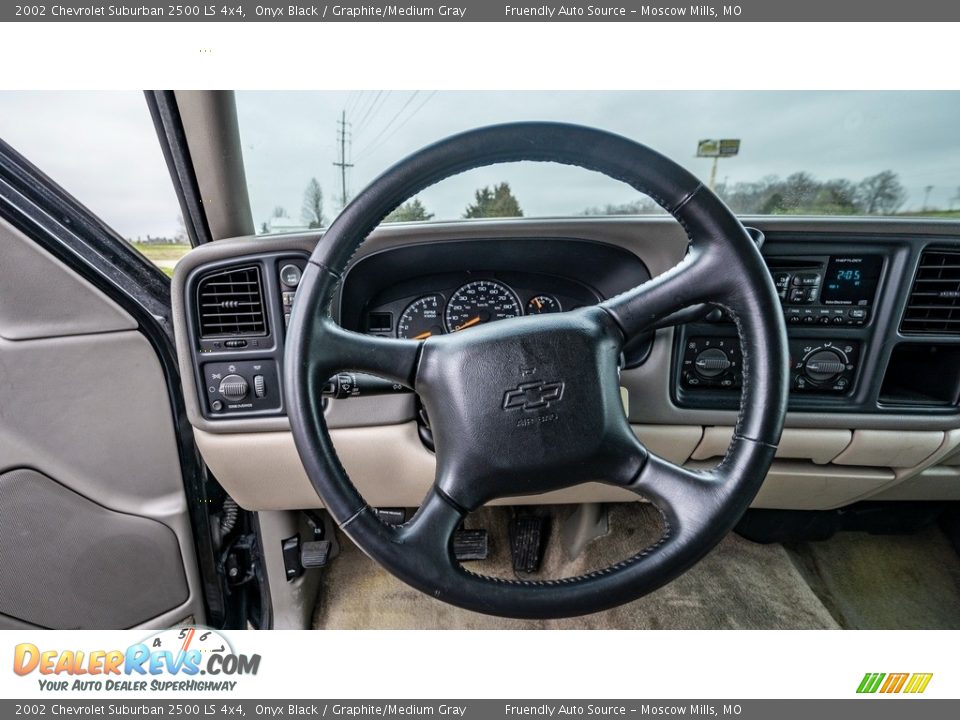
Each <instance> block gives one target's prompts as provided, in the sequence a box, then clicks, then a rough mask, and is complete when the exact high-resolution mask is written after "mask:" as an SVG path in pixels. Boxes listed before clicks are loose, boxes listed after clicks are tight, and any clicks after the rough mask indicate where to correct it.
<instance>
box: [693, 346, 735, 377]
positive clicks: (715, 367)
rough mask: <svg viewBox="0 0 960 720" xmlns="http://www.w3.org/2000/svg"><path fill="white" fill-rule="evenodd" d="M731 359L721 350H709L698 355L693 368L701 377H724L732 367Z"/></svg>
mask: <svg viewBox="0 0 960 720" xmlns="http://www.w3.org/2000/svg"><path fill="white" fill-rule="evenodd" d="M730 365H731V363H730V358H728V357H727V354H726V353H725V352H724V351H723V350H720V349H719V348H709V349H707V350H704V351H703V352H702V353H700V354H699V355H697V357H696V359H695V360H694V361H693V366H694V367H695V368H696V369H697V374H698V375H700V376H701V377H705V378H712V377H717V376H718V375H722V374H723V373H725V372H726V371H727V369H728V368H729V367H730Z"/></svg>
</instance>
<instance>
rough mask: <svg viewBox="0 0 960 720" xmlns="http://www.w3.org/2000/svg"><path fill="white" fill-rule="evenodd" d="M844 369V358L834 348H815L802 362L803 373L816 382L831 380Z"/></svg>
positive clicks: (845, 363)
mask: <svg viewBox="0 0 960 720" xmlns="http://www.w3.org/2000/svg"><path fill="white" fill-rule="evenodd" d="M846 369H847V362H846V359H845V358H844V357H843V356H842V355H841V354H840V353H839V352H837V351H836V350H817V351H815V352H813V353H811V354H810V355H809V356H808V357H807V358H806V359H805V360H804V363H803V372H804V374H805V375H806V376H807V377H808V378H810V380H812V381H813V382H816V383H821V382H827V381H829V380H833V378H835V377H837V375H839V374H840V373H842V372H843V371H844V370H846Z"/></svg>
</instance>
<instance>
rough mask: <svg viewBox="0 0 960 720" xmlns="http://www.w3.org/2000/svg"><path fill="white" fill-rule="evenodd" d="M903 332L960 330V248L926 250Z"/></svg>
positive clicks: (914, 281)
mask: <svg viewBox="0 0 960 720" xmlns="http://www.w3.org/2000/svg"><path fill="white" fill-rule="evenodd" d="M900 332H902V333H904V334H913V333H927V334H929V333H936V334H938V335H956V334H960V250H925V251H924V253H923V255H922V256H921V257H920V266H919V267H918V268H917V276H916V277H915V278H914V280H913V288H912V289H911V291H910V301H909V303H908V304H907V310H906V312H905V313H904V314H903V322H901V323H900Z"/></svg>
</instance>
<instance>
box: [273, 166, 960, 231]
mask: <svg viewBox="0 0 960 720" xmlns="http://www.w3.org/2000/svg"><path fill="white" fill-rule="evenodd" d="M715 192H716V193H717V194H718V195H719V196H720V197H721V198H722V199H723V201H724V202H726V203H727V205H729V206H730V208H731V209H732V210H733V211H734V212H736V213H739V214H743V215H893V214H896V213H897V212H898V211H900V210H901V209H902V208H903V205H904V203H905V202H906V200H907V191H906V189H905V188H904V187H903V184H902V183H901V182H900V178H899V176H898V175H897V173H895V172H893V171H892V170H884V171H883V172H879V173H877V174H875V175H870V176H868V177H865V178H863V179H862V180H859V181H852V180H847V179H842V178H834V179H832V180H818V179H817V178H816V177H814V176H813V175H812V174H811V173H809V172H796V173H793V174H792V175H788V176H787V177H786V178H781V177H779V176H777V175H769V176H767V177H765V178H763V179H761V180H757V181H754V182H737V183H732V184H728V183H721V184H719V185H718V186H717V187H716V188H715ZM956 199H958V200H960V188H958V191H957V198H956ZM323 203H324V196H323V189H322V188H321V187H320V183H319V182H318V181H317V179H316V178H311V179H310V182H309V183H307V187H306V188H305V189H304V193H303V207H302V209H301V221H302V222H303V224H305V225H306V226H307V227H309V228H321V227H325V226H326V224H327V216H326V214H325V213H324V204H323ZM927 209H929V208H924V210H927ZM662 212H663V210H662V209H661V208H660V207H659V206H658V205H657V204H656V203H655V202H654V201H653V200H651V199H650V198H648V197H642V198H639V199H637V200H634V201H632V202H627V203H619V204H615V203H614V204H607V205H602V206H596V207H589V208H586V209H585V210H582V211H581V212H580V213H579V214H581V215H649V214H655V213H662ZM522 216H523V209H522V208H521V207H520V202H519V200H518V199H517V197H516V196H515V195H514V193H513V190H512V189H511V187H510V184H509V183H507V182H501V183H497V184H495V185H493V186H484V187H482V188H479V189H477V190H476V191H475V192H474V197H473V201H472V202H471V203H469V204H467V206H466V208H465V209H464V211H463V214H462V217H463V218H498V217H522ZM287 217H288V215H287V212H286V210H285V209H284V208H283V207H279V206H278V207H276V208H275V209H274V211H273V218H274V219H276V218H287ZM434 217H435V215H434V213H432V212H430V211H429V210H428V209H427V207H426V206H425V205H424V204H423V202H422V201H421V200H420V199H419V198H413V199H412V200H408V201H407V202H405V203H403V204H402V205H400V206H399V207H398V208H396V209H395V210H394V211H393V212H391V213H390V214H389V215H388V216H387V217H386V218H384V220H383V222H385V223H391V222H416V221H426V220H432V219H433V218H434ZM262 231H263V232H268V231H269V228H268V223H266V222H265V223H263V227H262Z"/></svg>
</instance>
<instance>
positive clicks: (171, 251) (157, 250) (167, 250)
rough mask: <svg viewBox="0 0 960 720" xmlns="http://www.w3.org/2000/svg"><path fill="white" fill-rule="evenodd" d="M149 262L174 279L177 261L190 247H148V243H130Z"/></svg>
mask: <svg viewBox="0 0 960 720" xmlns="http://www.w3.org/2000/svg"><path fill="white" fill-rule="evenodd" d="M130 244H131V245H132V246H133V248H134V250H136V251H138V252H139V253H140V254H141V255H143V256H144V257H145V258H146V259H147V260H149V261H150V262H152V263H153V264H154V265H156V266H157V267H158V268H160V269H161V270H163V272H164V273H166V274H167V275H168V276H170V277H173V268H174V267H176V264H177V261H178V260H179V259H180V258H182V257H183V256H184V255H186V254H187V252H189V250H190V246H189V245H148V244H146V243H136V242H132V243H130Z"/></svg>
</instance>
